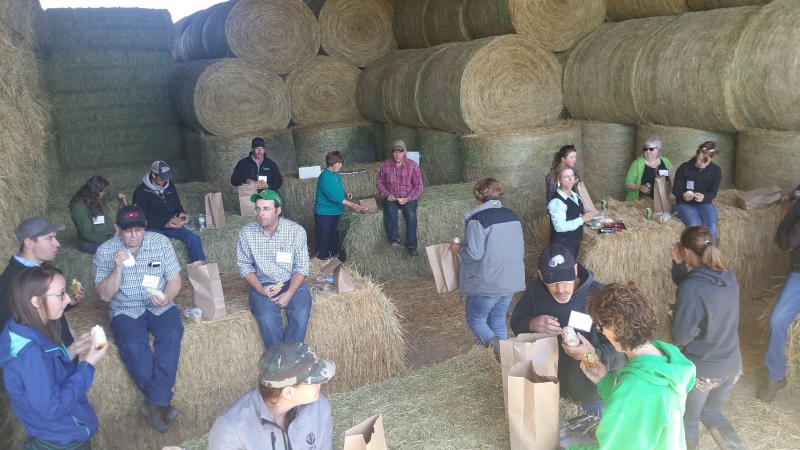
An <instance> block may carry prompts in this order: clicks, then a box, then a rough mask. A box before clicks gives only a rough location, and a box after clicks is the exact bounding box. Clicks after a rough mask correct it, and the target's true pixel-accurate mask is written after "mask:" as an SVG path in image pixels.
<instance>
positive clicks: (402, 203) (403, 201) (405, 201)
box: [397, 197, 408, 205]
mask: <svg viewBox="0 0 800 450" xmlns="http://www.w3.org/2000/svg"><path fill="white" fill-rule="evenodd" d="M397 203H400V204H401V205H405V204H406V203H408V199H407V198H405V197H403V198H398V199H397Z"/></svg>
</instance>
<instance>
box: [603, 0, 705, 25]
mask: <svg viewBox="0 0 800 450" xmlns="http://www.w3.org/2000/svg"><path fill="white" fill-rule="evenodd" d="M715 3H719V2H715ZM689 11H691V9H690V8H689V4H688V3H687V0H606V17H607V18H608V20H609V21H610V22H622V21H623V20H630V19H640V18H643V17H651V16H675V15H680V14H685V13H688V12H689Z"/></svg>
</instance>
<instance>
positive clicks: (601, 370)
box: [581, 361, 608, 384]
mask: <svg viewBox="0 0 800 450" xmlns="http://www.w3.org/2000/svg"><path fill="white" fill-rule="evenodd" d="M581 370H582V371H583V373H584V375H586V378H588V379H589V380H591V382H592V383H594V384H597V383H599V382H600V380H602V379H603V377H604V376H606V374H607V373H608V369H606V366H604V365H603V363H601V362H600V361H597V362H596V363H594V367H592V368H589V367H586V363H585V362H583V361H581Z"/></svg>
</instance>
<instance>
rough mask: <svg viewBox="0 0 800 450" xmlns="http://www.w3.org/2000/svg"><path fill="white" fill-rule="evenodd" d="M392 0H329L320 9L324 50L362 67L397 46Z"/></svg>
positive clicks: (320, 25)
mask: <svg viewBox="0 0 800 450" xmlns="http://www.w3.org/2000/svg"><path fill="white" fill-rule="evenodd" d="M393 14H394V6H393V5H392V3H391V2H390V1H389V0H325V3H324V4H323V5H322V7H321V8H320V10H319V28H320V34H321V44H322V50H323V51H324V52H325V53H326V54H328V55H331V56H335V57H337V58H340V59H342V60H344V61H347V62H349V63H350V64H354V65H356V66H358V67H367V66H369V65H370V64H372V62H374V61H376V60H378V59H380V58H382V57H383V56H386V55H388V54H389V53H391V52H392V51H394V50H396V49H397V41H395V38H394V33H392V15H393Z"/></svg>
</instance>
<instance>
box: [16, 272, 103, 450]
mask: <svg viewBox="0 0 800 450" xmlns="http://www.w3.org/2000/svg"><path fill="white" fill-rule="evenodd" d="M8 296H9V298H10V302H11V312H12V314H13V318H12V319H11V320H9V321H8V322H7V323H6V325H5V328H4V329H3V331H2V334H1V335H0V367H2V368H3V381H4V382H5V386H6V390H7V392H8V397H9V400H10V401H11V406H12V408H13V409H14V413H15V414H16V416H17V418H18V419H19V421H20V422H22V424H23V425H24V426H25V434H26V437H25V442H24V443H23V444H22V450H40V449H51V448H66V449H69V450H85V449H90V448H91V442H90V441H89V440H90V439H91V437H92V436H93V435H94V434H95V433H96V432H97V427H98V421H97V415H96V414H95V412H94V409H92V406H91V405H90V404H89V400H88V399H87V398H86V391H88V390H89V387H90V386H91V385H92V379H93V378H94V372H95V366H96V365H97V363H98V362H100V360H102V359H103V358H104V357H105V356H106V351H107V350H108V346H107V345H106V346H104V347H103V348H101V349H97V348H96V346H95V342H93V341H92V339H91V336H90V335H89V333H86V334H84V335H83V336H81V337H79V338H78V339H76V340H75V342H74V343H72V345H70V346H69V347H65V346H64V344H63V343H62V342H61V339H60V336H61V325H60V323H59V320H58V319H59V318H61V315H62V314H64V309H65V308H66V307H67V305H68V304H69V301H70V299H69V296H68V295H67V285H66V282H65V281H64V276H63V275H61V271H59V270H58V269H52V268H42V267H34V268H31V269H26V270H24V271H23V272H21V273H20V274H19V275H17V277H16V278H15V279H14V280H13V281H12V282H11V285H10V286H9V292H8ZM87 350H88V353H87V355H86V359H85V360H84V361H81V362H80V363H78V364H77V365H76V364H75V363H74V362H73V361H72V359H73V358H74V357H75V356H76V355H79V354H81V353H84V352H86V351H87Z"/></svg>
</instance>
